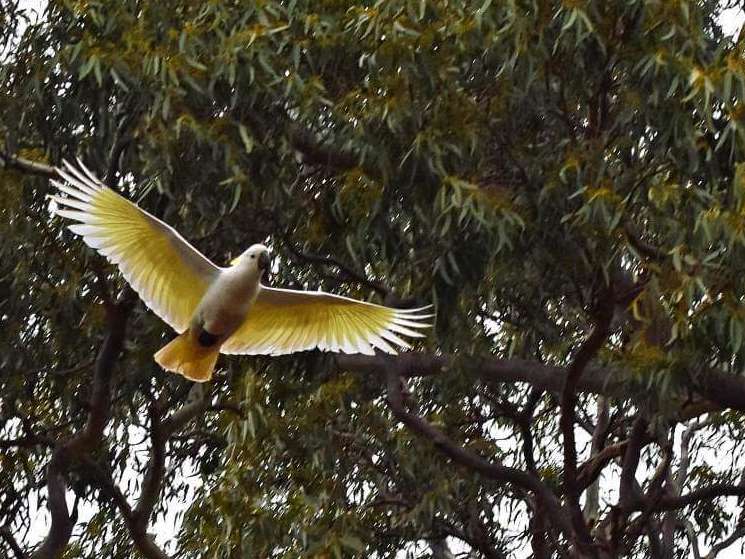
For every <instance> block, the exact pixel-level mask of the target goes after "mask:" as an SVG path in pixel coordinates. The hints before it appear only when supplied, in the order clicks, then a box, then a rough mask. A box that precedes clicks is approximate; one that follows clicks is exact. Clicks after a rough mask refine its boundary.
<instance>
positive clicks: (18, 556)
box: [0, 528, 27, 559]
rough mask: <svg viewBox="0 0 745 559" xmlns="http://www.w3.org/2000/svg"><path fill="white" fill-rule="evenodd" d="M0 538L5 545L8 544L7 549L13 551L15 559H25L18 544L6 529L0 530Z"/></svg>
mask: <svg viewBox="0 0 745 559" xmlns="http://www.w3.org/2000/svg"><path fill="white" fill-rule="evenodd" d="M0 537H2V539H4V540H5V543H7V544H8V547H9V548H10V549H11V551H13V554H14V555H15V556H16V559H27V557H26V554H25V553H24V552H23V549H21V546H20V545H18V542H17V541H16V539H15V538H14V537H13V534H12V533H11V532H10V530H9V529H8V528H0Z"/></svg>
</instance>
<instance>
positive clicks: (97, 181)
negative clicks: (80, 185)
mask: <svg viewBox="0 0 745 559" xmlns="http://www.w3.org/2000/svg"><path fill="white" fill-rule="evenodd" d="M75 159H76V161H77V162H78V165H80V169H82V171H83V172H84V173H85V174H86V175H87V176H88V178H89V179H90V182H91V183H92V184H93V185H94V186H97V187H98V188H102V187H104V184H103V183H102V182H101V179H99V178H98V177H97V176H96V175H94V174H93V172H91V170H90V169H89V168H88V167H87V166H86V165H85V163H83V161H82V159H80V158H79V157H76V158H75Z"/></svg>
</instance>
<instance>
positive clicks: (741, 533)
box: [689, 522, 745, 559]
mask: <svg viewBox="0 0 745 559" xmlns="http://www.w3.org/2000/svg"><path fill="white" fill-rule="evenodd" d="M689 524H690V522H689ZM743 537H745V526H740V527H739V528H737V529H736V530H735V531H734V532H732V533H731V534H730V535H729V536H727V537H726V538H725V539H723V540H722V541H721V542H719V543H718V544H716V545H714V546H713V547H712V548H711V550H710V551H709V553H707V554H706V559H714V558H715V557H716V556H717V555H719V554H720V553H721V552H722V551H724V550H725V549H727V548H728V547H729V546H731V545H732V544H733V543H735V542H736V541H737V540H739V539H741V538H743Z"/></svg>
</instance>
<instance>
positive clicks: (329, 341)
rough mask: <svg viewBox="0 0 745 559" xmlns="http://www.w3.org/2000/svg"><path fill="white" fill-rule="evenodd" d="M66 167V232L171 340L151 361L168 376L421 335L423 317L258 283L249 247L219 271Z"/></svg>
mask: <svg viewBox="0 0 745 559" xmlns="http://www.w3.org/2000/svg"><path fill="white" fill-rule="evenodd" d="M78 163H79V165H80V166H79V168H78V167H75V166H73V165H71V164H70V163H68V162H64V168H62V169H58V170H57V171H58V173H59V176H60V177H61V178H62V179H63V181H64V182H63V181H58V180H52V183H53V184H54V185H55V186H56V187H57V188H58V189H59V190H60V192H61V193H64V194H66V196H52V197H51V198H52V199H53V200H54V201H55V202H56V203H57V204H58V205H59V208H58V209H57V210H56V213H57V214H58V215H60V216H62V217H65V218H69V219H72V220H75V221H77V222H78V223H76V224H73V225H70V226H69V227H70V229H71V230H72V231H73V232H74V233H77V234H78V235H80V236H82V237H83V240H84V241H85V242H86V244H87V245H88V246H90V247H92V248H94V249H96V250H97V251H98V252H100V253H101V254H103V255H104V256H106V257H107V258H108V259H109V260H110V261H111V262H113V263H114V264H116V265H117V266H118V267H119V270H120V271H121V273H122V275H123V276H124V277H125V279H126V280H127V281H128V282H129V284H130V285H131V286H132V288H134V290H135V291H136V292H137V293H138V294H139V296H140V297H141V298H142V300H143V301H144V302H145V304H146V305H147V306H148V307H150V308H151V309H152V310H153V311H154V312H155V313H156V314H157V315H158V316H159V317H161V318H162V319H163V320H165V321H166V322H167V323H168V324H169V325H170V326H171V327H172V328H173V329H174V330H176V332H177V333H178V334H179V335H178V336H177V337H176V338H175V339H174V340H172V341H171V342H170V343H168V344H167V345H165V346H164V347H163V348H161V349H160V350H159V351H158V352H157V353H156V354H155V356H154V357H155V361H157V362H158V363H159V364H160V366H161V367H163V368H164V369H166V370H168V371H172V372H175V373H179V374H181V375H183V376H185V377H186V378H188V379H190V380H192V381H195V382H206V381H208V380H210V378H211V377H212V372H213V370H214V368H215V363H216V361H217V357H218V355H219V354H220V353H227V354H246V355H256V354H265V355H281V354H286V353H293V352H296V351H304V350H310V349H315V348H318V349H320V350H323V351H333V352H340V351H341V352H344V353H364V354H373V353H374V349H375V348H377V349H380V350H382V351H384V352H386V353H394V354H395V353H396V348H395V346H400V347H403V348H410V346H409V344H408V343H407V342H406V341H405V340H403V339H402V338H401V337H400V336H401V335H403V336H409V337H414V338H417V337H423V334H422V333H420V332H418V331H417V330H418V329H421V328H426V327H428V326H430V325H429V324H427V323H426V322H424V321H425V320H426V319H429V318H431V317H432V316H433V315H431V314H425V311H426V309H428V308H430V307H422V308H418V309H406V310H402V309H393V308H389V307H384V306H380V305H374V304H371V303H366V302H363V301H356V300H354V299H350V298H348V297H342V296H339V295H332V294H330V293H323V292H321V291H295V290H290V289H276V288H273V287H268V286H265V285H262V284H261V276H262V274H263V272H264V270H266V269H267V268H268V267H269V265H270V259H269V251H268V249H267V247H265V246H264V245H253V246H251V247H249V248H248V250H246V251H245V252H244V253H243V254H241V255H240V256H239V257H238V258H236V259H234V260H233V262H231V266H230V267H227V268H221V267H218V266H216V265H214V264H213V263H212V262H211V261H210V260H209V259H207V258H206V257H205V256H204V255H202V254H201V253H200V252H199V251H198V250H196V249H195V248H194V247H193V246H191V245H190V244H189V243H188V242H187V241H186V240H185V239H184V238H183V237H182V236H181V235H179V234H178V233H177V232H176V230H174V229H173V228H172V227H170V226H169V225H167V224H165V223H164V222H163V221H161V220H160V219H158V218H156V217H155V216H153V215H151V214H149V213H148V212H146V211H144V210H142V209H140V208H139V207H137V206H136V205H135V204H133V203H132V202H130V201H128V200H126V199H125V198H123V197H122V196H120V195H119V194H117V193H116V192H114V191H113V190H111V189H109V188H107V187H106V186H105V185H104V184H103V183H101V181H100V180H98V179H97V178H96V177H95V176H94V175H93V173H92V172H91V171H89V170H88V169H87V168H86V167H85V166H84V165H83V164H82V162H80V161H78Z"/></svg>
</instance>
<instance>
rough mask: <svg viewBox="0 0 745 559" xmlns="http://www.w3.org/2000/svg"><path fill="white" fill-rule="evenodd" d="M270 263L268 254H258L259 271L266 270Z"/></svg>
mask: <svg viewBox="0 0 745 559" xmlns="http://www.w3.org/2000/svg"><path fill="white" fill-rule="evenodd" d="M271 263H272V261H271V259H270V258H269V253H268V252H262V253H261V254H259V270H264V271H266V270H268V269H269V265H270V264H271Z"/></svg>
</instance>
